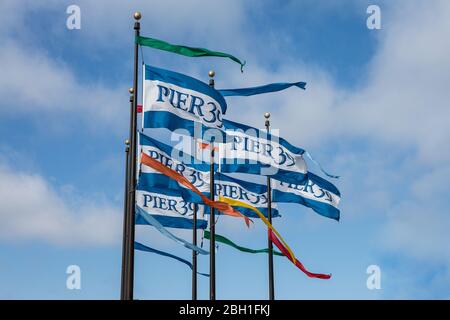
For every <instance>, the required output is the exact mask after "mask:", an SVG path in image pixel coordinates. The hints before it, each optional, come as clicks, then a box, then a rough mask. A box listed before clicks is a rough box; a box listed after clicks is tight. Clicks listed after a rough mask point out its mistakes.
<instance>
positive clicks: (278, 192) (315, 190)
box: [272, 172, 341, 221]
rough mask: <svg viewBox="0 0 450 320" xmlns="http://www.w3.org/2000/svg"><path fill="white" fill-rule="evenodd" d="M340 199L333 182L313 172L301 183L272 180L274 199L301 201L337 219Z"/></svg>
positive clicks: (277, 200)
mask: <svg viewBox="0 0 450 320" xmlns="http://www.w3.org/2000/svg"><path fill="white" fill-rule="evenodd" d="M340 200H341V193H340V192H339V190H338V189H337V188H336V187H335V186H334V185H333V184H332V183H330V182H328V181H327V180H325V179H323V178H321V177H319V176H317V175H315V174H313V173H311V172H308V175H307V179H305V180H304V181H303V182H301V183H299V184H292V183H286V182H282V181H278V180H275V179H274V180H272V201H274V202H278V203H282V202H285V203H286V202H290V203H299V204H301V205H304V206H306V207H309V208H311V209H313V210H314V211H315V212H317V213H318V214H320V215H322V216H324V217H327V218H331V219H335V220H337V221H339V218H340V211H339V209H338V205H339V202H340Z"/></svg>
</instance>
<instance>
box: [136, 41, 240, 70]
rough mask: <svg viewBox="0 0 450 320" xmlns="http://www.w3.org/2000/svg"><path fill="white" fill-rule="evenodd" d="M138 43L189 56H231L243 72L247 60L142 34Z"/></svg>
mask: <svg viewBox="0 0 450 320" xmlns="http://www.w3.org/2000/svg"><path fill="white" fill-rule="evenodd" d="M136 43H138V44H140V45H142V46H146V47H151V48H154V49H159V50H164V51H169V52H173V53H178V54H181V55H183V56H187V57H224V58H230V59H231V60H233V61H235V62H237V63H239V64H240V65H241V72H242V71H243V68H244V65H245V61H244V62H242V61H241V60H239V59H238V58H236V57H235V56H233V55H231V54H228V53H223V52H218V51H211V50H208V49H204V48H192V47H187V46H180V45H176V44H170V43H168V42H165V41H162V40H158V39H153V38H147V37H141V36H138V37H136Z"/></svg>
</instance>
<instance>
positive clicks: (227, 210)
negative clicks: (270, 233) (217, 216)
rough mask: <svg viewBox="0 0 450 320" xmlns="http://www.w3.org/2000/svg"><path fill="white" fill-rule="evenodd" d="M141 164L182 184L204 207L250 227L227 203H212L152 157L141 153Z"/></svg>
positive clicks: (248, 221)
mask: <svg viewBox="0 0 450 320" xmlns="http://www.w3.org/2000/svg"><path fill="white" fill-rule="evenodd" d="M141 163H142V164H145V165H146V166H149V167H151V168H153V169H155V170H157V171H159V172H161V173H162V174H164V175H166V176H168V177H169V178H172V179H174V180H175V181H177V182H178V183H179V184H182V185H184V186H185V187H187V188H189V189H190V190H192V191H193V192H195V193H196V194H197V195H199V196H200V198H202V200H203V202H204V203H205V204H206V205H208V206H210V207H213V208H215V209H217V210H219V211H220V212H222V213H224V214H226V215H229V216H232V217H239V218H243V219H244V220H245V223H246V224H247V227H248V226H250V222H253V221H252V220H251V219H249V218H248V217H246V216H244V215H243V214H242V213H240V212H239V211H237V210H236V209H234V208H233V207H232V206H230V205H229V204H228V203H225V202H222V201H213V200H211V199H209V198H208V197H206V196H205V195H204V194H203V193H201V192H200V190H198V189H197V188H196V187H195V186H194V185H193V184H192V183H191V182H189V180H188V179H187V178H186V177H184V176H182V175H181V174H179V173H178V172H176V171H174V170H172V169H171V168H169V167H166V166H165V165H163V164H162V163H161V162H159V161H157V160H155V159H153V158H152V157H150V156H148V155H146V154H145V153H143V154H142V156H141Z"/></svg>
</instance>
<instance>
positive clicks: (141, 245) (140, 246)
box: [134, 241, 209, 277]
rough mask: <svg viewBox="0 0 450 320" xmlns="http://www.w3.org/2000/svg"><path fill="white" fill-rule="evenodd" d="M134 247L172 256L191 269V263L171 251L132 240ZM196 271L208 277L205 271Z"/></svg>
mask: <svg viewBox="0 0 450 320" xmlns="http://www.w3.org/2000/svg"><path fill="white" fill-rule="evenodd" d="M134 249H135V250H139V251H144V252H151V253H156V254H159V255H161V256H164V257H168V258H172V259H175V260H178V261H180V262H181V263H184V264H185V265H187V266H188V267H189V268H191V270H192V263H190V262H189V261H187V260H185V259H183V258H180V257H178V256H176V255H174V254H171V253H168V252H164V251H161V250H157V249H154V248H151V247H149V246H145V245H143V244H142V243H139V242H137V241H135V242H134ZM197 273H198V274H199V275H201V276H204V277H209V274H207V273H201V272H197Z"/></svg>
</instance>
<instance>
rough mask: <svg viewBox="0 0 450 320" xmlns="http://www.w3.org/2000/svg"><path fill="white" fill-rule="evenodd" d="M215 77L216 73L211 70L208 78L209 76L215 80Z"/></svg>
mask: <svg viewBox="0 0 450 320" xmlns="http://www.w3.org/2000/svg"><path fill="white" fill-rule="evenodd" d="M215 75H216V73H215V72H214V70H209V72H208V76H209V77H210V78H214V76H215Z"/></svg>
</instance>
